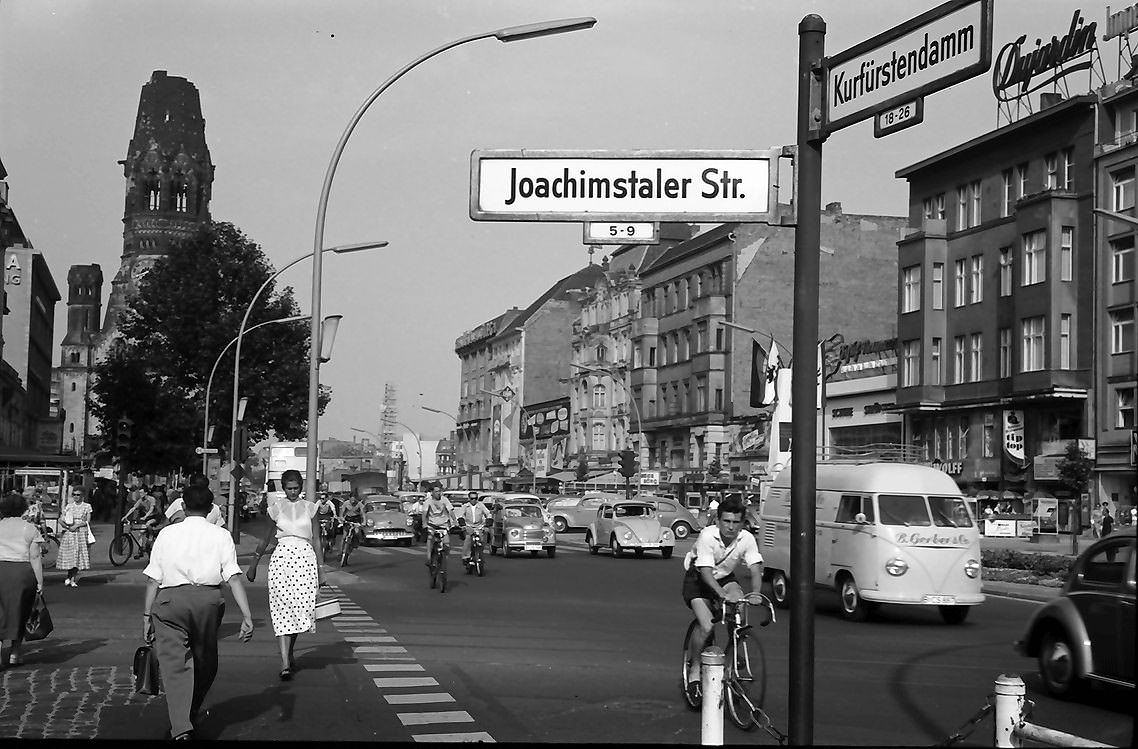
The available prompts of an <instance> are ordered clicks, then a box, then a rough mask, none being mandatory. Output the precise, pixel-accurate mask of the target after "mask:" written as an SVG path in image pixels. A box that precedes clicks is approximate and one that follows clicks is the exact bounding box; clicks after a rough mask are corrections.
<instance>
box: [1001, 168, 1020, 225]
mask: <svg viewBox="0 0 1138 749" xmlns="http://www.w3.org/2000/svg"><path fill="white" fill-rule="evenodd" d="M1003 177H1004V202H1003V207H1002V208H1001V210H1000V215H1001V216H1010V215H1012V210H1013V209H1014V208H1015V204H1016V196H1015V183H1014V182H1012V170H1011V169H1005V170H1004V174H1003Z"/></svg>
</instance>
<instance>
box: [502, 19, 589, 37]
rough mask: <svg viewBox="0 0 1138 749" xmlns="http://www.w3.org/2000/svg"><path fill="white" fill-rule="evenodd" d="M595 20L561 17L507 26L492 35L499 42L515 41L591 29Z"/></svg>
mask: <svg viewBox="0 0 1138 749" xmlns="http://www.w3.org/2000/svg"><path fill="white" fill-rule="evenodd" d="M596 22H597V19H595V18H593V17H592V16H584V17H582V18H562V19H560V20H557V21H542V22H540V23H528V24H525V25H524V26H508V27H506V28H504V29H498V30H497V31H495V32H494V37H495V38H497V39H498V41H500V42H517V41H521V40H522V39H533V38H535V37H539V36H551V35H553V34H564V33H566V32H569V31H581V30H583V29H591V28H592V27H593V25H594V24H595V23H596Z"/></svg>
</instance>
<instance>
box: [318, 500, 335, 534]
mask: <svg viewBox="0 0 1138 749" xmlns="http://www.w3.org/2000/svg"><path fill="white" fill-rule="evenodd" d="M338 514H339V513H338V512H337V510H336V503H335V502H333V501H332V498H331V497H329V496H328V495H327V494H324V495H321V497H320V500H319V501H318V502H317V503H316V520H317V522H318V523H319V524H320V532H321V533H323V534H327V536H328V543H329V544H331V543H332V538H333V537H335V535H336V516H337V515H338Z"/></svg>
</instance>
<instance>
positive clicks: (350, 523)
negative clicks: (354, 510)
mask: <svg viewBox="0 0 1138 749" xmlns="http://www.w3.org/2000/svg"><path fill="white" fill-rule="evenodd" d="M360 525H361V524H360V523H357V522H355V521H354V520H345V521H344V539H343V541H341V542H340V566H341V567H345V566H347V564H348V556H349V555H350V554H351V553H352V551H354V550H355V548H356V547H357V546H359V545H360V539H359V533H360Z"/></svg>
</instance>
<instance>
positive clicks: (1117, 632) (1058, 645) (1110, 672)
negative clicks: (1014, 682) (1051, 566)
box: [1015, 527, 1135, 697]
mask: <svg viewBox="0 0 1138 749" xmlns="http://www.w3.org/2000/svg"><path fill="white" fill-rule="evenodd" d="M1134 530H1135V529H1134V528H1132V527H1131V528H1124V529H1122V530H1120V531H1117V532H1116V533H1112V534H1111V535H1109V536H1107V537H1106V538H1103V539H1100V540H1099V541H1097V542H1095V543H1093V544H1091V545H1090V546H1089V547H1088V548H1087V550H1086V551H1084V552H1083V553H1082V554H1080V555H1079V558H1078V559H1076V560H1075V565H1074V568H1073V569H1072V570H1071V576H1070V577H1068V578H1067V583H1066V584H1065V585H1064V586H1063V590H1062V592H1061V593H1060V595H1059V597H1058V598H1056V599H1054V600H1052V601H1050V602H1049V603H1048V604H1047V605H1045V606H1043V607H1042V608H1040V609H1039V610H1037V611H1036V612H1035V614H1034V615H1033V616H1032V617H1031V619H1030V620H1029V621H1028V623H1027V628H1026V629H1025V630H1024V633H1023V636H1022V637H1021V638H1020V639H1019V640H1018V641H1017V642H1016V644H1015V647H1016V650H1017V651H1019V653H1020V654H1021V655H1025V656H1028V657H1032V658H1037V659H1038V661H1039V675H1040V677H1041V678H1042V681H1043V686H1044V688H1045V689H1046V690H1047V691H1048V692H1050V693H1051V694H1052V695H1055V696H1056V697H1067V696H1070V695H1072V694H1073V693H1075V692H1077V691H1079V687H1080V686H1082V685H1083V683H1084V682H1086V681H1098V682H1104V683H1108V684H1115V685H1119V686H1125V687H1129V688H1131V689H1133V688H1134V601H1135V582H1134V558H1135V545H1134V538H1135V536H1134Z"/></svg>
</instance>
